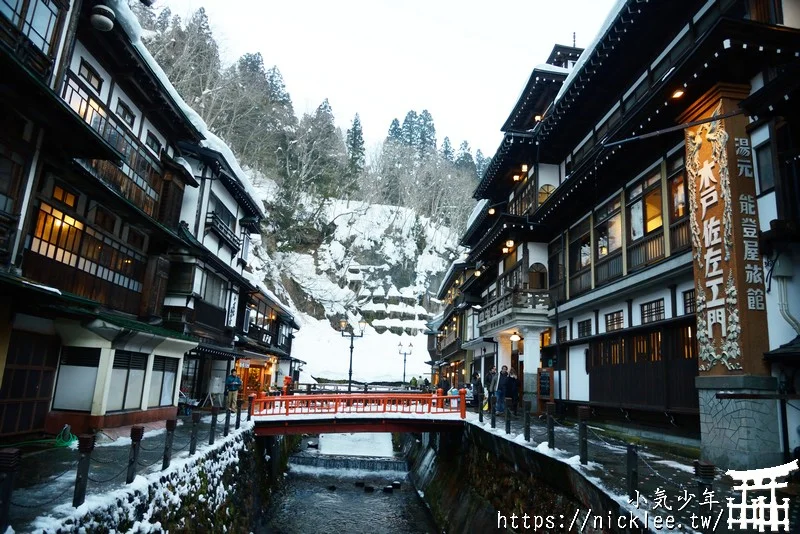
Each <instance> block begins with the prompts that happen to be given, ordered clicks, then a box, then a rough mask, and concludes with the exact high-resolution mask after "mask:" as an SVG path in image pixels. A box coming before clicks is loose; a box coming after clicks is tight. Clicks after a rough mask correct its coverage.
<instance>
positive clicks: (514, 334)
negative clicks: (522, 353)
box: [508, 332, 522, 342]
mask: <svg viewBox="0 0 800 534" xmlns="http://www.w3.org/2000/svg"><path fill="white" fill-rule="evenodd" d="M508 339H510V340H511V341H515V342H516V341H519V340H520V339H522V336H520V335H519V334H517V333H516V332H514V333H513V334H511V337H509V338H508Z"/></svg>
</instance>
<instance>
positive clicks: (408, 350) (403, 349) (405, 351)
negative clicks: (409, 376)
mask: <svg viewBox="0 0 800 534" xmlns="http://www.w3.org/2000/svg"><path fill="white" fill-rule="evenodd" d="M413 347H414V345H412V344H411V342H410V341H409V342H408V346H407V347H406V346H405V345H403V342H402V341H401V342H400V343H398V344H397V352H398V353H399V354H402V355H403V385H405V383H406V357H407V356H408V355H409V354H411V349H412V348H413Z"/></svg>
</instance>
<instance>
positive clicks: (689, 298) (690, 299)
mask: <svg viewBox="0 0 800 534" xmlns="http://www.w3.org/2000/svg"><path fill="white" fill-rule="evenodd" d="M696 309H697V303H696V302H695V298H694V289H690V290H688V291H684V292H683V313H685V314H689V313H695V310H696Z"/></svg>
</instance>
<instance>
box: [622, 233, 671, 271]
mask: <svg viewBox="0 0 800 534" xmlns="http://www.w3.org/2000/svg"><path fill="white" fill-rule="evenodd" d="M663 257H664V232H663V231H661V230H659V231H656V232H653V233H652V234H650V235H649V236H647V237H644V238H643V239H640V240H639V241H636V242H635V243H634V244H632V245H629V246H628V271H633V270H635V269H640V268H642V267H646V266H648V265H650V264H652V263H655V262H656V261H658V260H660V259H661V258H663Z"/></svg>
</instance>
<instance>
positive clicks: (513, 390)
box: [506, 367, 519, 415]
mask: <svg viewBox="0 0 800 534" xmlns="http://www.w3.org/2000/svg"><path fill="white" fill-rule="evenodd" d="M506 397H508V398H509V399H511V406H509V408H510V409H511V411H512V412H514V415H517V405H518V402H517V401H518V400H519V378H517V371H516V370H514V368H513V367H512V368H511V371H509V373H508V379H507V380H506Z"/></svg>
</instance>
